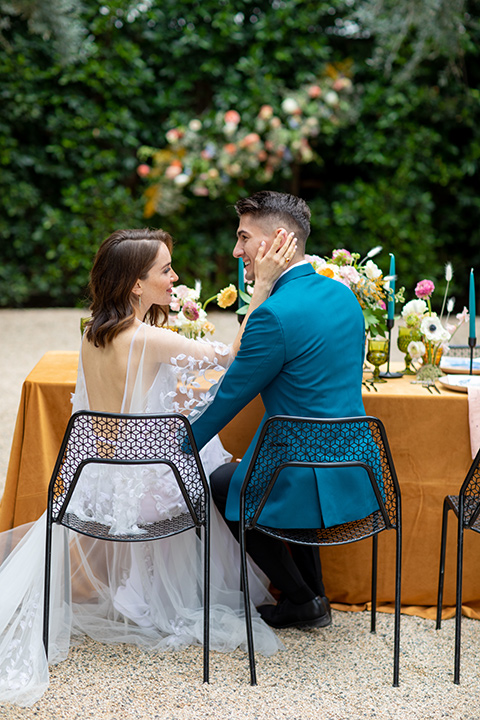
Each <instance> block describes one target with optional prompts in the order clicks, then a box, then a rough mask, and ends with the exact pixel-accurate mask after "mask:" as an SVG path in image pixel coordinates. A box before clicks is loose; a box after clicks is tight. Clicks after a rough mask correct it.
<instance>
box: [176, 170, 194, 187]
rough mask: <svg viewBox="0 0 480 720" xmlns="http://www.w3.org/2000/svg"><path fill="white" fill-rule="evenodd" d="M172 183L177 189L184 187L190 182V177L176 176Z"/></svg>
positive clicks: (185, 175)
mask: <svg viewBox="0 0 480 720" xmlns="http://www.w3.org/2000/svg"><path fill="white" fill-rule="evenodd" d="M173 182H174V183H175V185H178V186H179V187H184V185H186V184H187V183H188V182H190V177H189V175H187V173H180V175H177V176H176V177H174V178H173Z"/></svg>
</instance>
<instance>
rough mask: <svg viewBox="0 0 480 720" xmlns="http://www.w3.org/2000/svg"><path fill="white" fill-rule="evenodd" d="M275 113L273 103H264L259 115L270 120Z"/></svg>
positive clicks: (262, 118)
mask: <svg viewBox="0 0 480 720" xmlns="http://www.w3.org/2000/svg"><path fill="white" fill-rule="evenodd" d="M272 115H273V108H272V106H271V105H262V107H261V108H260V111H259V113H258V117H259V118H260V119H261V120H269V119H270V118H271V117H272Z"/></svg>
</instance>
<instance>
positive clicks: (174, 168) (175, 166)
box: [165, 160, 182, 180]
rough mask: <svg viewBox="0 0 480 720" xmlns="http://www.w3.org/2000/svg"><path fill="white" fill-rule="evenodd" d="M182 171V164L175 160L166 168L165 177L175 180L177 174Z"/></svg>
mask: <svg viewBox="0 0 480 720" xmlns="http://www.w3.org/2000/svg"><path fill="white" fill-rule="evenodd" d="M181 172H182V165H181V164H180V163H178V162H175V160H174V161H173V162H172V164H171V165H169V166H168V167H167V169H166V170H165V177H166V178H168V179H169V180H173V178H175V177H177V175H180V173H181Z"/></svg>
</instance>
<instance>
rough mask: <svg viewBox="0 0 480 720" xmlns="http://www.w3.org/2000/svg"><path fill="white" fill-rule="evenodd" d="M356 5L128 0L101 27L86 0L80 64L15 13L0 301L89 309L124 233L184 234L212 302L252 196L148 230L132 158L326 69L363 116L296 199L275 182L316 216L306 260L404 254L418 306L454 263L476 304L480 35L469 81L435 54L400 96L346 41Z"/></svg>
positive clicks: (404, 277) (186, 251) (467, 44)
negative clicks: (135, 6)
mask: <svg viewBox="0 0 480 720" xmlns="http://www.w3.org/2000/svg"><path fill="white" fill-rule="evenodd" d="M471 4H472V6H475V7H476V6H477V3H471ZM350 5H351V4H350V3H348V4H346V3H342V2H331V3H324V2H308V1H307V2H305V1H300V0H290V1H289V2H280V0H271V1H270V0H269V1H267V0H258V1H256V2H255V3H253V2H252V3H250V2H247V1H246V0H239V2H237V3H235V4H234V6H233V5H232V4H230V3H228V2H213V1H212V0H204V1H203V2H199V1H198V2H197V1H196V0H189V1H184V2H182V3H178V2H175V1H174V0H163V2H162V3H155V6H154V7H151V8H150V9H148V10H145V11H144V12H141V13H139V14H137V15H136V16H132V15H130V16H128V15H126V11H125V3H124V2H121V1H120V0H116V1H114V2H110V3H108V6H105V7H108V8H109V12H108V13H105V14H103V12H105V11H102V6H100V5H98V4H97V3H96V2H93V0H86V1H85V2H84V3H83V11H82V14H81V17H80V19H81V22H82V24H83V26H84V28H86V32H87V35H86V37H85V40H84V48H83V50H82V52H81V53H80V56H79V57H77V59H76V60H75V62H70V63H69V64H62V62H61V60H62V59H61V57H60V56H58V55H57V52H56V49H55V45H54V44H53V43H52V42H51V41H45V40H44V39H43V38H42V37H40V36H38V35H35V34H32V33H31V32H29V29H28V26H27V24H26V22H25V21H24V20H22V19H21V18H18V17H16V18H15V17H14V18H13V19H12V24H11V27H10V28H9V29H7V30H5V31H4V36H5V39H6V40H7V41H8V43H9V46H10V48H11V49H10V50H9V51H7V50H4V51H3V52H2V56H1V60H0V99H1V102H0V205H1V212H0V239H1V247H0V305H1V306H4V307H8V306H40V305H43V306H48V305H57V306H68V305H73V304H82V303H83V302H84V300H85V289H86V284H87V280H88V271H89V268H90V266H91V262H92V258H93V255H94V253H95V250H96V248H97V247H98V245H99V243H100V242H101V240H102V239H103V238H104V237H105V236H107V235H108V234H109V233H110V232H111V231H112V230H113V229H115V228H119V227H125V226H130V227H133V226H137V227H138V226H142V225H145V224H149V225H153V226H160V225H162V226H163V227H165V229H167V230H169V231H170V232H172V234H173V235H174V236H175V238H176V240H177V247H176V251H175V260H174V262H175V267H176V270H177V272H179V274H180V276H181V278H182V280H184V281H186V282H188V283H190V282H192V281H193V279H194V278H195V277H197V276H199V277H200V278H201V279H202V281H203V282H204V284H205V286H206V288H205V289H206V292H210V290H211V289H212V288H213V289H217V288H218V287H219V286H223V285H224V284H225V283H226V282H227V281H228V282H230V281H234V280H235V277H236V274H235V270H236V268H235V262H234V261H233V259H232V258H231V256H230V252H231V247H232V243H233V238H234V233H235V227H236V222H235V216H234V212H233V210H232V208H231V205H232V204H233V203H234V201H235V199H236V197H237V196H238V194H241V193H243V194H246V193H250V192H253V191H255V190H256V189H258V187H259V185H258V183H256V182H253V181H252V182H250V181H247V182H243V184H242V185H239V186H238V187H237V188H230V189H229V191H228V193H227V194H226V195H225V196H222V197H219V198H217V199H215V200H213V199H209V198H193V197H191V198H189V199H188V201H187V202H186V205H185V207H184V209H183V210H182V211H176V212H175V213H172V215H169V216H161V217H160V216H153V217H151V218H149V219H148V220H146V219H145V218H144V216H143V207H144V197H143V192H144V191H145V190H146V189H147V187H148V183H147V182H146V181H143V180H141V179H140V178H139V176H138V174H137V166H138V164H139V159H138V150H139V148H140V147H141V146H143V145H147V146H153V147H158V148H161V147H163V146H164V145H165V133H166V131H167V130H168V129H169V128H171V127H172V126H173V125H174V124H175V123H176V122H178V121H179V120H186V119H188V118H192V117H198V116H201V115H202V113H205V112H208V110H209V109H211V108H212V107H214V108H216V109H218V110H219V111H222V112H224V111H226V110H228V109H231V108H235V109H237V110H238V111H239V112H240V113H245V114H247V115H248V114H249V113H251V114H252V113H253V112H254V111H255V108H258V107H259V106H260V105H261V104H262V103H264V102H268V101H270V100H272V102H273V101H274V100H275V98H274V97H273V94H274V89H275V87H276V86H277V85H278V83H280V82H281V83H282V84H283V85H285V86H287V87H289V88H292V89H294V88H296V87H298V86H299V85H300V84H302V83H304V82H307V81H309V80H310V79H311V78H312V77H313V76H315V75H316V74H318V73H321V72H322V70H323V68H324V67H325V64H326V63H331V64H333V65H335V63H344V65H343V67H344V68H347V71H349V72H351V77H352V80H353V83H354V87H355V89H356V95H355V103H356V116H355V120H353V121H352V122H351V123H350V124H349V125H348V126H347V127H345V128H342V129H341V130H339V131H338V132H337V133H336V134H333V135H331V136H321V137H319V138H318V142H317V147H316V149H317V151H318V153H319V156H320V160H319V161H318V162H314V163H309V164H305V165H303V166H302V167H301V168H300V174H299V177H298V178H297V179H296V182H298V185H297V184H296V185H292V179H291V178H288V177H284V176H280V175H279V176H274V178H273V180H272V181H271V183H270V184H269V187H271V188H272V189H278V190H291V189H292V187H294V188H295V189H296V188H297V187H298V191H299V192H300V194H302V195H303V196H304V197H305V198H306V199H307V200H308V201H309V202H310V204H311V206H312V210H313V232H312V239H311V241H310V251H311V252H316V253H319V254H330V253H331V250H332V249H333V248H334V247H347V248H349V249H350V250H355V251H358V252H361V253H364V252H366V251H368V250H369V249H370V248H371V247H372V246H373V245H378V244H382V245H383V246H384V252H383V255H380V256H379V257H378V262H379V265H380V266H381V267H382V268H383V269H384V270H385V271H386V270H387V269H388V252H392V251H393V252H395V254H396V257H397V269H398V274H399V284H403V285H405V286H406V287H407V294H410V293H411V291H412V290H413V286H414V284H415V282H416V281H417V280H419V279H421V278H422V277H429V278H431V279H433V280H437V281H440V285H441V280H442V274H443V264H444V263H445V262H446V261H447V260H451V261H452V263H453V265H454V269H455V281H456V285H454V288H453V292H454V294H456V295H457V297H458V304H459V303H460V302H461V301H462V300H465V299H466V293H465V292H464V291H465V290H466V285H467V274H468V270H469V268H470V266H471V265H472V266H475V267H477V268H480V242H479V239H480V238H479V233H480V230H479V228H480V199H479V196H480V193H479V192H478V187H479V186H480V184H479V182H478V180H479V177H478V161H479V154H480V134H479V133H480V130H479V128H480V96H479V92H478V90H477V87H478V80H479V71H478V69H477V68H478V47H480V43H479V40H480V32H479V30H478V22H476V23H473V22H471V23H469V24H467V25H466V30H467V32H466V33H465V34H464V40H463V52H464V55H463V58H462V63H463V68H464V74H463V76H462V77H457V76H455V75H454V74H452V75H450V76H448V82H446V83H444V84H441V82H440V80H441V77H442V74H441V73H442V70H443V66H442V65H441V58H439V59H437V60H435V61H428V60H424V61H423V62H422V63H421V64H420V65H419V67H418V68H417V70H416V71H415V73H414V74H413V75H411V76H410V78H409V79H408V80H403V81H402V83H401V84H399V83H397V82H396V81H395V76H394V75H393V76H392V75H390V76H387V75H386V74H385V73H384V71H383V70H382V69H381V68H378V67H376V66H375V65H373V64H370V63H367V60H368V58H370V57H371V55H372V53H373V49H374V38H367V39H365V38H362V37H360V38H355V37H348V36H345V35H341V34H339V33H338V32H336V30H335V29H336V28H338V23H336V20H337V19H338V18H339V17H340V16H342V14H344V13H345V12H346V10H347V9H348V7H350ZM332 8H333V10H335V12H333V13H332V11H331V9H332ZM477 15H478V13H477ZM474 19H478V18H474ZM409 52H410V50H409V47H408V45H406V46H405V47H404V48H403V50H402V53H403V54H402V53H400V54H399V57H398V58H397V61H396V63H397V66H398V67H401V65H402V63H404V62H405V58H407V57H408V56H409ZM345 61H347V62H346V63H345ZM349 63H350V65H349ZM337 67H338V65H337ZM349 67H350V68H351V70H348V68H349ZM466 78H467V79H466ZM277 100H278V99H277ZM457 307H458V305H457Z"/></svg>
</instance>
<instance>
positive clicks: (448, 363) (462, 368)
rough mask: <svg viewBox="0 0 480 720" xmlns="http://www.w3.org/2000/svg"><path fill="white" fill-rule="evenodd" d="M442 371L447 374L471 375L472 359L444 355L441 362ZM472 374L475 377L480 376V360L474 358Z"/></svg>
mask: <svg viewBox="0 0 480 720" xmlns="http://www.w3.org/2000/svg"><path fill="white" fill-rule="evenodd" d="M440 369H441V370H443V372H446V373H461V374H463V375H469V374H470V358H469V357H454V356H453V355H444V356H443V357H442V359H441V360H440ZM472 373H473V375H480V358H473V367H472Z"/></svg>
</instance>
